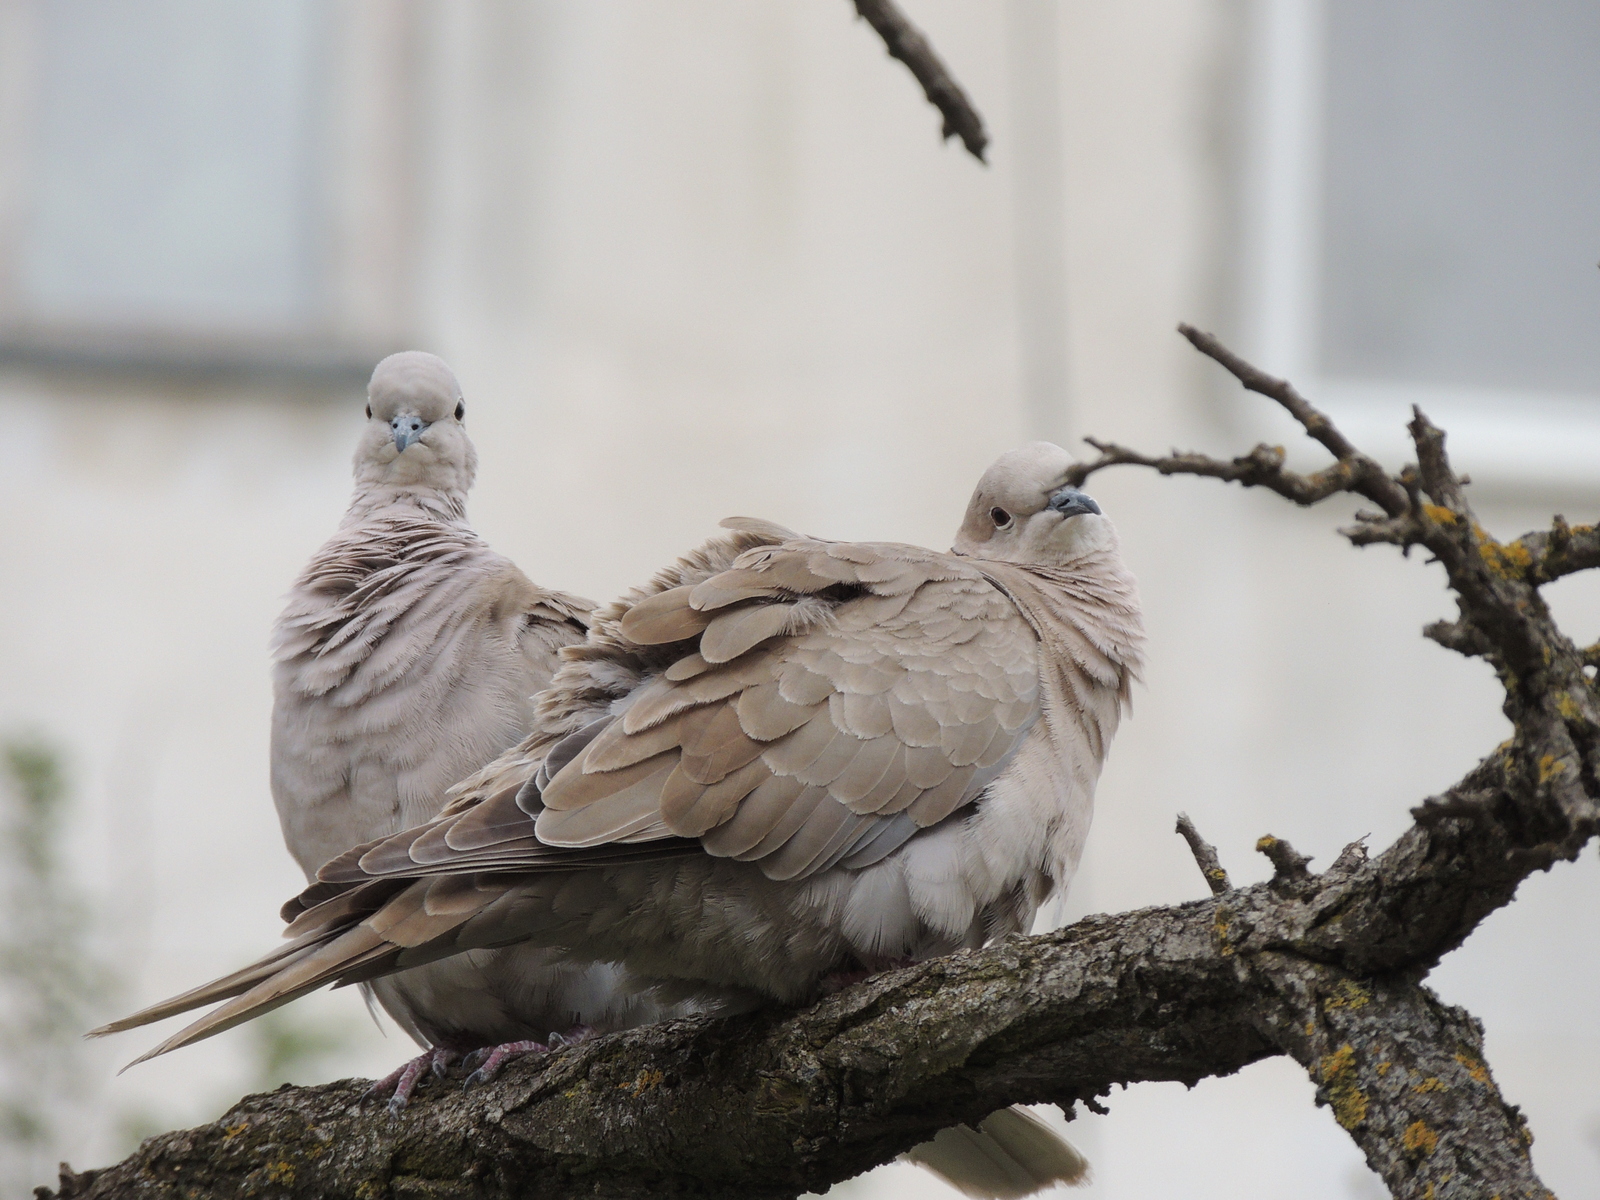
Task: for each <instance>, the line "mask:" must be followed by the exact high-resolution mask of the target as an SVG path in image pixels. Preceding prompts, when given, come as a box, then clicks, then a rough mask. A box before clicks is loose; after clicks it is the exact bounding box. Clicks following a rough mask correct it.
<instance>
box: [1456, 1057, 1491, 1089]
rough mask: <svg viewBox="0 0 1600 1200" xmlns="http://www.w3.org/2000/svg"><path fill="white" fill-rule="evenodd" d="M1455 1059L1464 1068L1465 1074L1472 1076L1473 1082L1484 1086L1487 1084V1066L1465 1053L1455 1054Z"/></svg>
mask: <svg viewBox="0 0 1600 1200" xmlns="http://www.w3.org/2000/svg"><path fill="white" fill-rule="evenodd" d="M1456 1061H1457V1062H1458V1063H1460V1064H1461V1065H1462V1066H1463V1067H1465V1068H1466V1071H1467V1074H1468V1075H1470V1076H1471V1077H1472V1081H1473V1082H1474V1083H1481V1084H1483V1086H1484V1087H1488V1086H1489V1068H1488V1067H1486V1066H1484V1065H1483V1064H1482V1063H1481V1062H1479V1061H1478V1060H1477V1059H1475V1058H1473V1057H1471V1056H1470V1055H1467V1054H1457V1055H1456Z"/></svg>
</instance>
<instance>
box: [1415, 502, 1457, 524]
mask: <svg viewBox="0 0 1600 1200" xmlns="http://www.w3.org/2000/svg"><path fill="white" fill-rule="evenodd" d="M1422 511H1423V512H1425V513H1427V514H1428V519H1429V520H1430V521H1434V522H1437V523H1438V524H1440V525H1454V524H1455V523H1456V521H1457V520H1458V519H1459V518H1458V517H1457V516H1456V515H1455V513H1453V512H1451V511H1450V510H1449V509H1448V508H1446V507H1445V506H1444V505H1442V504H1424V505H1423V506H1422Z"/></svg>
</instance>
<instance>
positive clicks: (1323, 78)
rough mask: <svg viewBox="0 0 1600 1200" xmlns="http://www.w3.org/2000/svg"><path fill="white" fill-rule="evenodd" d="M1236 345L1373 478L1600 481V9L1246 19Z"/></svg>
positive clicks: (1294, 9)
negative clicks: (1446, 475)
mask: <svg viewBox="0 0 1600 1200" xmlns="http://www.w3.org/2000/svg"><path fill="white" fill-rule="evenodd" d="M1255 12H1256V13H1257V15H1258V22H1257V26H1256V30H1255V37H1254V39H1253V49H1252V55H1253V57H1252V62H1253V67H1254V74H1255V85H1254V86H1253V87H1252V89H1251V98H1252V103H1251V105H1250V108H1249V110H1248V120H1247V125H1248V133H1249V144H1250V146H1251V147H1252V154H1251V156H1250V159H1249V162H1248V166H1247V170H1246V172H1245V176H1244V189H1243V193H1242V203H1243V217H1244V219H1243V226H1242V229H1243V232H1244V239H1243V247H1242V249H1243V255H1242V276H1243V278H1242V298H1243V302H1244V303H1243V309H1244V314H1243V315H1244V318H1245V319H1244V323H1243V326H1244V327H1243V329H1242V330H1241V331H1240V332H1241V335H1242V336H1241V344H1242V345H1243V346H1244V347H1245V348H1246V350H1247V352H1248V353H1250V354H1251V355H1252V357H1255V358H1257V359H1258V360H1259V361H1261V363H1262V365H1263V366H1266V367H1267V368H1268V369H1270V370H1273V371H1276V372H1281V373H1283V374H1287V375H1289V376H1290V377H1291V378H1293V379H1295V380H1296V381H1297V382H1298V383H1300V384H1301V386H1302V388H1303V389H1304V390H1305V391H1307V393H1308V394H1310V395H1311V396H1312V398H1313V399H1314V400H1316V401H1317V402H1319V403H1321V404H1322V405H1324V406H1325V407H1327V408H1328V409H1329V410H1330V411H1331V412H1332V413H1333V415H1334V416H1335V418H1336V419H1337V420H1339V421H1340V422H1341V423H1342V424H1344V425H1345V426H1346V427H1347V428H1348V430H1349V432H1350V433H1351V434H1352V435H1353V436H1356V437H1357V440H1358V441H1363V442H1364V443H1365V444H1367V445H1368V446H1370V447H1371V448H1373V449H1374V450H1376V451H1379V452H1382V453H1383V454H1384V456H1385V457H1386V458H1390V459H1396V458H1398V457H1399V456H1400V455H1403V454H1406V453H1407V452H1408V451H1409V444H1408V443H1407V442H1406V441H1405V439H1404V437H1403V434H1402V433H1401V426H1402V425H1403V423H1404V422H1405V420H1406V419H1407V417H1408V415H1409V411H1408V410H1409V407H1410V405H1411V404H1413V403H1416V404H1420V405H1421V406H1422V407H1423V409H1424V410H1425V411H1426V412H1427V413H1428V414H1429V415H1430V416H1431V417H1433V418H1434V419H1435V420H1436V421H1438V422H1439V423H1440V424H1442V425H1444V426H1445V427H1446V428H1447V429H1448V430H1449V432H1450V434H1451V440H1452V444H1453V445H1454V446H1455V447H1456V450H1457V455H1456V457H1457V459H1458V461H1459V462H1461V463H1462V464H1463V465H1462V469H1463V470H1468V471H1471V472H1472V473H1473V474H1475V475H1477V476H1479V477H1480V478H1488V477H1493V476H1495V475H1499V476H1501V477H1503V478H1506V479H1518V480H1522V481H1530V480H1536V481H1540V482H1560V483H1562V484H1571V483H1582V484H1584V485H1586V486H1588V485H1593V484H1594V483H1595V482H1596V481H1600V269H1597V266H1596V262H1597V260H1600V4H1597V3H1595V0H1257V4H1256V6H1255Z"/></svg>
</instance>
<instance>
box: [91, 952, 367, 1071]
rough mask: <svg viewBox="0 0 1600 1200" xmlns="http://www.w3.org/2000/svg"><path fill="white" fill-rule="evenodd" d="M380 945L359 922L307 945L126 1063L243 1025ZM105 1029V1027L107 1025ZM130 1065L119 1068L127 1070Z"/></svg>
mask: <svg viewBox="0 0 1600 1200" xmlns="http://www.w3.org/2000/svg"><path fill="white" fill-rule="evenodd" d="M383 945H385V943H384V942H383V939H382V938H381V937H379V936H378V935H377V934H376V933H374V932H373V931H372V930H371V929H368V928H367V927H366V926H364V925H358V926H356V927H355V928H354V929H350V930H347V931H346V932H345V933H343V934H341V935H339V936H338V937H336V938H334V939H333V940H332V941H330V942H327V943H326V944H324V945H321V946H317V947H315V948H311V947H308V948H307V952H306V953H304V954H301V955H298V956H296V957H295V958H294V959H292V960H291V961H289V962H286V963H284V964H283V966H282V967H280V968H279V969H278V970H276V971H274V972H273V973H271V974H270V975H268V976H267V977H266V978H265V979H264V980H262V981H261V982H259V983H257V984H256V985H255V986H254V987H252V988H250V990H249V991H246V992H244V993H243V994H242V995H236V996H235V998H234V999H232V1000H229V1001H228V1002H227V1003H226V1004H223V1005H221V1006H220V1007H218V1008H215V1009H212V1010H211V1011H210V1012H208V1013H207V1014H206V1015H205V1016H203V1017H201V1018H200V1019H199V1020H198V1021H195V1022H194V1023H193V1024H191V1025H189V1026H188V1027H186V1028H184V1029H181V1030H179V1031H178V1032H177V1033H175V1034H173V1035H172V1036H171V1037H170V1038H168V1039H167V1040H166V1041H164V1042H162V1043H161V1044H160V1045H159V1046H157V1047H156V1048H155V1049H153V1050H150V1051H148V1052H146V1053H144V1054H141V1055H140V1056H139V1057H138V1058H136V1059H134V1060H133V1062H131V1063H129V1064H128V1067H133V1066H137V1065H138V1064H139V1063H142V1062H146V1061H148V1060H149V1059H152V1058H156V1057H158V1056H159V1055H162V1054H166V1053H167V1052H168V1051H171V1050H176V1049H178V1048H179V1047H180V1046H187V1045H189V1044H190V1043H191V1042H198V1041H201V1040H202V1039H204V1038H208V1037H211V1036H213V1035H215V1034H218V1033H221V1032H223V1031H224V1030H226V1029H232V1028H233V1027H234V1026H235V1025H241V1024H243V1023H244V1022H245V1021H248V1020H250V1019H251V1018H253V1017H259V1016H261V1015H262V1014H263V1013H269V1012H271V1011H272V1010H273V1009H275V1008H279V1007H281V1006H282V1005H285V1004H287V1003H289V1001H291V1000H298V999H299V998H300V997H301V996H304V995H306V994H307V993H309V992H314V991H316V990H317V989H318V988H320V987H322V986H323V985H324V984H327V983H330V982H332V981H333V980H335V979H338V978H339V977H340V975H342V974H343V973H344V971H345V970H346V969H347V968H348V967H349V965H350V964H351V962H352V961H364V960H365V959H366V958H367V957H368V956H369V955H370V953H371V952H372V950H373V949H374V948H376V947H379V946H383ZM200 990H203V989H200ZM158 1007H159V1006H158ZM130 1019H131V1018H130ZM107 1030H108V1032H109V1027H107ZM128 1067H123V1068H122V1069H123V1070H124V1071H126V1070H127V1069H128Z"/></svg>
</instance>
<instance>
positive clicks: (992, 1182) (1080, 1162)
mask: <svg viewBox="0 0 1600 1200" xmlns="http://www.w3.org/2000/svg"><path fill="white" fill-rule="evenodd" d="M905 1158H907V1159H908V1160H910V1161H911V1162H914V1163H916V1164H917V1165H918V1166H921V1167H925V1168H927V1169H928V1170H929V1171H932V1172H933V1173H934V1174H935V1175H938V1176H939V1177H940V1178H941V1179H943V1180H944V1181H945V1182H946V1183H948V1184H950V1186H951V1187H954V1188H956V1189H957V1190H959V1191H960V1192H962V1193H963V1194H964V1195H968V1196H974V1197H979V1198H981V1200H1015V1198H1017V1197H1022V1196H1031V1195H1033V1193H1035V1192H1037V1191H1040V1190H1042V1189H1044V1188H1047V1187H1050V1186H1051V1185H1052V1184H1057V1183H1065V1184H1073V1185H1078V1184H1084V1183H1087V1182H1089V1160H1088V1159H1086V1158H1084V1157H1083V1155H1082V1154H1081V1153H1079V1151H1078V1148H1077V1147H1076V1146H1074V1145H1073V1144H1072V1143H1071V1142H1069V1141H1067V1139H1066V1138H1064V1137H1062V1136H1061V1135H1060V1134H1058V1133H1057V1132H1056V1131H1055V1130H1053V1129H1051V1128H1050V1126H1048V1125H1046V1124H1045V1123H1044V1122H1043V1121H1041V1120H1039V1118H1038V1117H1036V1116H1034V1115H1033V1114H1032V1113H1030V1112H1028V1111H1027V1110H1026V1109H1022V1108H1016V1107H1012V1108H1002V1109H1001V1110H1000V1111H999V1112H996V1113H990V1114H989V1116H987V1117H985V1118H984V1119H983V1120H982V1121H981V1122H979V1124H978V1127H977V1128H976V1129H973V1128H972V1127H971V1126H969V1125H956V1126H953V1127H951V1128H949V1129H941V1130H940V1131H939V1132H938V1134H937V1135H936V1136H935V1137H934V1139H933V1140H932V1141H931V1142H924V1143H922V1145H920V1146H916V1147H914V1148H913V1149H911V1150H909V1151H908V1152H907V1153H906V1154H905Z"/></svg>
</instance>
